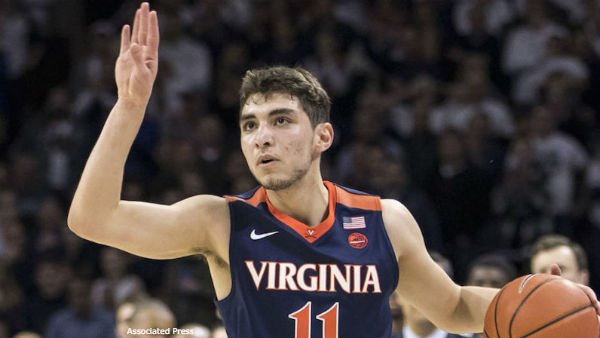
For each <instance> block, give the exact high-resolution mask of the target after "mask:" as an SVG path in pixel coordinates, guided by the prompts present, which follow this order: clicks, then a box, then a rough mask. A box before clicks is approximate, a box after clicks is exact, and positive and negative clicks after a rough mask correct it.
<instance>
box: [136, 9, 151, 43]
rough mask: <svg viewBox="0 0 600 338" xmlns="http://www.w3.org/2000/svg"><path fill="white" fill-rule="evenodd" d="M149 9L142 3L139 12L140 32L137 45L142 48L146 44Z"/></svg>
mask: <svg viewBox="0 0 600 338" xmlns="http://www.w3.org/2000/svg"><path fill="white" fill-rule="evenodd" d="M149 8H150V5H148V3H147V2H144V3H142V8H141V11H140V32H139V34H140V35H139V37H138V43H139V44H140V45H142V46H145V45H146V44H147V43H148V16H149V13H148V12H149Z"/></svg>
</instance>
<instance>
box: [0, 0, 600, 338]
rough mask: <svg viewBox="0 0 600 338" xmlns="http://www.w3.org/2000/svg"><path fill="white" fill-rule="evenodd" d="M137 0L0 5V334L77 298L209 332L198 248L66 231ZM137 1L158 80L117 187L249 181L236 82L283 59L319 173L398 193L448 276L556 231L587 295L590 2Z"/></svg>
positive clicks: (172, 192) (68, 306)
mask: <svg viewBox="0 0 600 338" xmlns="http://www.w3.org/2000/svg"><path fill="white" fill-rule="evenodd" d="M138 5H139V3H138V2H137V1H131V0H125V1H121V0H86V1H76V0H0V338H4V337H12V335H13V334H15V333H16V332H20V331H25V330H27V331H32V332H37V333H39V334H42V335H46V336H47V337H58V336H53V335H52V333H51V332H52V331H51V330H50V329H49V328H52V327H53V325H54V326H56V325H58V324H57V321H59V320H60V319H61V318H62V320H65V318H64V316H65V311H67V310H70V311H74V312H76V311H77V309H79V308H91V309H94V311H96V310H97V311H98V312H97V313H96V314H95V315H94V316H96V317H97V319H98V320H97V325H105V324H106V323H108V324H106V325H112V327H114V323H112V322H111V321H114V313H115V311H116V308H117V306H119V305H120V304H121V303H123V302H125V301H127V300H131V299H135V298H136V297H137V298H139V297H141V296H140V295H150V296H152V297H154V298H156V299H160V300H162V302H164V303H165V304H167V305H168V306H169V307H170V308H171V309H172V310H173V313H174V316H175V320H176V323H177V325H180V326H182V325H184V324H187V323H198V324H202V325H204V326H206V327H208V328H212V327H215V326H217V325H218V324H219V319H218V315H217V314H216V313H215V310H214V305H213V297H214V294H213V292H212V289H211V282H210V277H209V275H208V270H207V267H206V264H204V263H203V262H202V259H201V258H200V257H188V258H183V259H178V260H172V261H152V260H147V259H142V258H139V257H134V256H131V255H129V254H126V253H124V252H121V251H118V250H115V249H111V248H106V247H102V246H99V245H96V244H93V243H89V242H85V241H83V240H81V239H79V238H78V237H76V236H75V235H73V234H72V233H71V232H70V231H69V229H68V228H67V225H66V215H67V210H68V205H69V202H70V198H71V196H72V194H73V190H74V187H75V185H76V183H77V180H78V179H79V175H80V174H81V171H82V168H83V165H84V164H85V160H86V158H87V155H88V154H89V152H90V150H91V148H92V146H93V145H94V142H95V140H96V139H97V137H98V135H99V132H100V130H101V128H102V126H103V123H104V121H105V119H106V116H107V114H108V112H109V111H110V109H111V107H112V105H113V104H114V103H115V100H116V91H115V89H116V87H115V83H114V63H115V60H116V56H117V53H118V46H119V31H120V27H121V26H122V25H123V24H125V23H130V20H131V18H132V15H133V12H134V10H135V8H137V6H138ZM151 6H152V7H153V8H155V9H157V10H158V13H159V23H160V30H161V45H160V55H159V57H160V64H159V73H158V77H157V80H156V83H155V85H154V91H153V96H152V99H151V102H150V105H149V107H148V111H147V115H146V118H145V121H144V123H143V125H142V127H141V130H140V133H139V135H138V137H137V139H136V141H135V144H134V146H133V149H132V151H131V154H130V156H129V159H128V162H127V165H126V175H125V181H124V186H123V199H127V200H144V201H151V202H156V203H163V204H171V203H173V202H176V201H178V200H181V199H184V198H186V197H189V196H191V195H196V194H203V193H210V194H217V195H223V194H234V193H241V192H244V191H247V190H249V189H251V188H253V187H254V186H255V185H256V182H255V181H254V178H253V177H252V176H251V175H250V173H249V171H248V169H247V166H246V164H245V160H244V158H243V156H242V154H241V151H240V150H239V139H238V137H239V129H238V128H239V127H238V123H237V114H238V110H239V97H238V89H239V85H240V83H241V78H242V76H243V74H244V72H245V71H246V70H247V69H248V68H251V67H259V66H264V65H273V64H283V65H289V66H293V65H299V66H302V67H305V68H307V69H308V70H310V71H312V72H313V73H314V74H315V75H316V76H317V77H318V78H319V79H320V80H321V82H322V83H323V85H324V87H325V88H326V90H327V91H328V93H329V94H330V96H331V97H332V100H333V107H332V121H333V123H334V127H335V133H336V135H335V136H336V142H335V144H334V146H333V149H331V150H330V151H329V152H328V153H327V154H326V155H325V156H324V160H323V162H324V163H323V171H324V177H325V178H326V179H328V180H331V181H334V182H336V183H339V184H342V185H348V186H350V187H353V188H356V189H359V190H363V191H366V192H369V193H373V194H378V195H380V196H382V197H386V198H395V199H398V200H399V201H401V202H402V203H404V204H405V205H406V206H407V207H408V208H409V210H411V212H412V213H413V215H414V216H415V218H416V219H417V221H418V222H419V224H420V226H421V228H422V230H423V233H424V238H425V241H426V243H427V245H428V247H429V248H430V249H431V250H435V251H437V252H440V253H442V254H444V255H445V256H447V257H448V258H449V260H450V261H451V262H452V264H453V266H454V277H455V279H456V280H457V281H458V282H464V281H466V280H467V272H468V267H469V266H470V264H472V262H473V260H474V259H475V258H476V257H478V256H479V255H481V254H484V253H490V252H493V253H496V254H499V255H501V256H502V257H505V258H506V259H507V260H508V261H510V262H511V263H512V264H515V266H516V267H517V269H518V271H520V272H523V273H525V272H528V271H527V269H528V268H529V267H528V265H527V263H525V262H526V261H527V260H528V257H529V255H530V252H531V245H532V243H533V242H534V241H535V240H536V239H537V238H538V237H539V236H541V235H544V234H549V233H558V234H562V235H564V236H567V237H569V238H571V239H573V240H575V241H577V242H579V243H581V244H582V246H583V247H584V249H585V250H586V251H587V253H588V256H589V261H590V264H589V269H590V277H591V285H592V287H594V288H595V289H596V290H600V250H598V249H597V248H596V247H595V244H596V243H597V242H600V95H596V94H597V93H594V90H595V89H598V88H600V83H599V82H600V1H598V0H571V1H562V0H455V1H452V0H286V1H277V0H160V1H151ZM199 226H210V225H199ZM82 302H83V303H82ZM86 311H92V310H86ZM94 313H95V312H94ZM61 315H62V317H60V316H61ZM96 317H94V318H96ZM57 318H58V319H57ZM59 323H60V321H59ZM111 323H112V324H111ZM102 327H103V326H102ZM218 330H221V329H218ZM97 332H102V331H100V329H98V330H97ZM79 337H84V338H85V337H106V335H104V334H100V336H93V335H89V336H83V335H79ZM63 338H66V337H63Z"/></svg>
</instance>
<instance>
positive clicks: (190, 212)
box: [173, 195, 229, 221]
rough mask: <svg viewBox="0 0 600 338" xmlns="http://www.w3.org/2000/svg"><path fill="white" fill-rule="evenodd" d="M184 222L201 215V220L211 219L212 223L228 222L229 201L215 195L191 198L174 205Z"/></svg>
mask: <svg viewBox="0 0 600 338" xmlns="http://www.w3.org/2000/svg"><path fill="white" fill-rule="evenodd" d="M173 206H174V207H175V208H176V210H177V211H178V214H179V216H180V217H181V218H182V220H185V219H186V218H192V219H197V218H195V215H197V214H201V216H202V217H201V219H205V218H209V219H210V220H211V221H219V220H223V221H225V220H227V219H228V215H229V209H228V205H227V200H226V199H225V198H223V197H219V196H214V195H196V196H193V197H189V198H187V199H184V200H182V201H180V202H177V203H175V204H174V205H173Z"/></svg>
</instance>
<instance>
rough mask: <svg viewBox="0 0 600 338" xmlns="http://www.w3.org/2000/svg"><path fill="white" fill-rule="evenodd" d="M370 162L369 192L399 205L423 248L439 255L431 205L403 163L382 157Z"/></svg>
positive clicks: (439, 233) (437, 223)
mask: <svg viewBox="0 0 600 338" xmlns="http://www.w3.org/2000/svg"><path fill="white" fill-rule="evenodd" d="M373 163H374V164H373V169H372V171H373V172H372V173H371V174H370V175H369V178H370V180H369V186H370V187H371V189H372V192H373V193H375V194H378V195H380V196H381V197H383V198H393V199H395V200H398V201H400V202H402V204H404V206H406V207H407V208H408V210H410V211H411V213H412V215H413V216H414V218H415V220H416V221H417V223H418V224H419V227H420V228H421V231H422V233H423V238H424V240H425V244H426V246H427V248H428V249H429V250H432V251H438V252H443V251H444V250H445V248H444V244H443V243H444V242H443V237H442V230H441V228H440V218H439V215H438V213H437V211H436V208H435V205H434V204H433V202H432V201H431V199H430V198H429V196H427V194H426V193H425V192H424V191H423V190H421V189H420V188H419V187H417V186H415V185H414V184H413V183H412V182H411V180H410V175H409V173H408V171H407V168H406V165H405V164H404V161H402V160H398V159H395V158H393V157H386V156H385V155H382V156H381V158H380V159H379V160H377V161H374V162H373Z"/></svg>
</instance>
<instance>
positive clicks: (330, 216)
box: [261, 181, 337, 243]
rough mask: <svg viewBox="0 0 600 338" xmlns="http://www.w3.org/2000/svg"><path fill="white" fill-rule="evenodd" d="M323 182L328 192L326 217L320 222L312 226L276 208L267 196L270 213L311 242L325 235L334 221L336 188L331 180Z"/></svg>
mask: <svg viewBox="0 0 600 338" xmlns="http://www.w3.org/2000/svg"><path fill="white" fill-rule="evenodd" d="M323 183H324V184H325V187H327V191H328V192H329V201H328V206H327V218H325V219H324V220H323V221H322V222H321V223H319V224H317V225H315V226H312V227H311V226H308V225H306V224H304V223H302V222H300V221H298V220H297V219H295V218H293V217H291V216H289V215H287V214H285V213H284V212H283V211H281V210H279V209H277V208H276V207H275V206H274V205H272V204H271V202H270V201H269V198H268V196H267V197H266V201H267V206H268V208H269V211H270V212H271V214H272V215H273V216H275V218H277V219H278V220H279V221H281V222H283V223H284V224H286V225H288V226H289V227H290V228H292V230H294V231H295V232H296V233H298V235H300V236H302V237H303V238H304V239H305V240H306V241H307V242H309V243H313V242H314V241H316V240H317V239H319V238H321V237H322V236H323V235H325V234H326V233H327V231H329V229H331V227H333V224H334V223H335V205H336V203H337V197H336V195H337V194H336V192H337V189H336V188H335V186H334V185H333V183H331V182H328V181H323ZM261 190H262V189H261ZM263 191H264V190H263Z"/></svg>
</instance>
